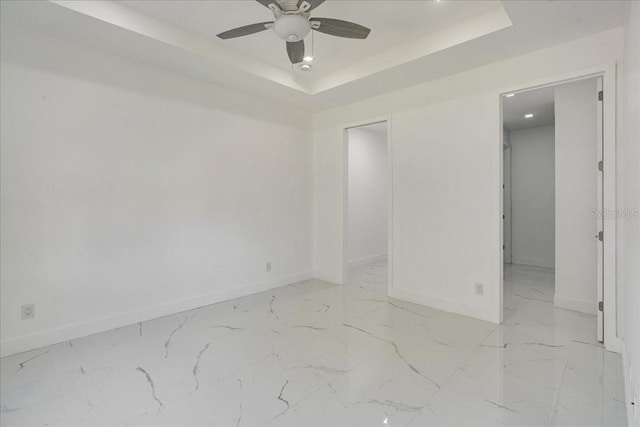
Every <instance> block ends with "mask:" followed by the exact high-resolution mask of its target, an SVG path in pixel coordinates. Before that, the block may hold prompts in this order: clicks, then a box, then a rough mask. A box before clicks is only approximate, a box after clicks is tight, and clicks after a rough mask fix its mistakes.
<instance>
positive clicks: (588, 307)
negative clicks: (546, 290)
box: [553, 295, 598, 314]
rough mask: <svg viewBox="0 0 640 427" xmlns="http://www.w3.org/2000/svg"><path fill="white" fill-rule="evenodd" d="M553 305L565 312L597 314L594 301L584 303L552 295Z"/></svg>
mask: <svg viewBox="0 0 640 427" xmlns="http://www.w3.org/2000/svg"><path fill="white" fill-rule="evenodd" d="M553 305H554V306H556V307H558V308H563V309H565V310H572V311H579V312H580V313H585V314H598V311H597V309H596V305H597V303H596V302H595V301H584V300H580V299H572V298H565V297H561V296H558V295H554V296H553Z"/></svg>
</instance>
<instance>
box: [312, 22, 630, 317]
mask: <svg viewBox="0 0 640 427" xmlns="http://www.w3.org/2000/svg"><path fill="white" fill-rule="evenodd" d="M621 57H622V31H621V30H620V29H616V30H611V31H607V32H604V33H601V34H598V35H594V36H592V37H588V38H584V39H580V40H576V41H573V42H571V43H567V44H563V45H559V46H556V47H553V48H549V49H544V50H541V51H537V52H533V53H530V54H527V55H523V56H520V57H516V58H512V59H509V60H506V61H501V62H497V63H493V64H490V65H487V66H484V67H480V68H476V69H473V70H470V71H467V72H463V73H460V74H456V75H453V76H449V77H446V78H442V79H439V80H436V81H432V82H428V83H424V84H421V85H418V86H415V87H412V88H409V89H406V90H400V91H396V92H392V93H389V94H386V95H383V96H379V97H375V98H371V99H368V100H366V101H364V102H358V103H354V104H351V105H348V106H344V107H341V108H337V109H333V110H329V111H326V112H323V113H320V114H316V115H314V158H315V163H314V183H315V184H314V185H315V204H314V206H315V208H314V209H315V210H314V213H315V216H314V236H315V239H314V270H315V271H316V272H317V274H318V275H319V276H320V277H323V278H327V279H330V280H333V281H336V282H340V281H342V280H343V265H342V259H343V249H342V241H343V232H344V228H343V218H342V212H343V206H342V203H343V195H342V188H344V185H343V182H344V179H346V178H345V176H344V171H343V169H342V165H343V164H344V159H343V156H344V152H343V150H342V135H343V128H344V126H346V125H347V124H349V123H353V122H358V121H363V120H369V119H375V118H381V117H391V129H392V131H391V135H390V141H391V146H392V153H391V156H392V165H393V174H392V175H393V176H392V188H393V193H392V195H391V197H392V200H393V206H392V208H393V228H392V233H393V234H392V236H391V237H392V239H393V254H390V256H392V259H393V274H392V278H391V280H392V294H393V295H394V296H395V297H398V298H402V299H407V300H411V301H414V302H418V303H422V304H427V305H430V306H434V307H436V308H441V309H445V310H449V311H453V312H457V313H461V314H465V315H470V316H474V317H477V318H480V319H485V320H489V321H492V322H498V321H499V320H500V316H501V312H502V307H501V301H500V290H501V286H502V278H501V271H502V270H501V266H502V261H503V259H502V254H501V253H500V251H499V250H496V248H500V247H501V246H502V200H501V199H502V195H501V191H500V177H501V173H502V172H501V171H502V160H501V158H502V147H501V146H500V142H499V141H500V103H499V99H500V94H501V93H503V92H507V91H510V90H514V89H518V88H521V87H523V86H522V85H530V84H531V83H532V82H534V81H536V80H541V79H545V78H547V79H548V78H550V77H557V76H559V75H561V74H563V73H569V72H574V71H575V70H580V69H582V68H585V67H591V66H596V65H599V64H602V63H606V62H611V61H615V60H618V59H620V58H621ZM461 123H464V125H461ZM476 283H482V284H484V285H485V292H484V296H477V295H475V294H474V285H475V284H476Z"/></svg>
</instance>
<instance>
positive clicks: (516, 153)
mask: <svg viewBox="0 0 640 427" xmlns="http://www.w3.org/2000/svg"><path fill="white" fill-rule="evenodd" d="M601 90H602V77H591V78H585V79H580V80H577V81H572V82H567V83H561V84H556V85H550V86H546V87H542V88H537V89H534V90H528V91H522V92H519V93H507V94H505V95H504V96H503V100H502V102H503V106H502V107H503V156H504V159H503V167H504V170H503V180H504V187H503V210H504V212H503V213H504V215H503V226H504V231H503V248H504V263H505V264H504V270H503V272H504V282H503V283H504V284H503V286H504V288H503V296H504V300H503V305H504V310H505V312H504V316H505V317H507V316H509V314H508V313H509V312H511V311H513V310H515V308H516V306H517V305H518V303H519V301H521V300H522V299H523V298H526V299H530V300H536V299H538V300H539V301H545V302H552V303H553V306H555V307H556V308H562V309H568V310H573V311H578V312H582V313H585V314H588V315H594V316H595V319H594V320H595V323H596V326H595V328H594V335H595V336H596V337H597V340H598V341H604V317H603V312H602V310H601V308H602V306H603V304H604V289H603V283H604V282H603V279H604V276H603V271H604V246H603V241H602V239H601V238H602V233H600V231H602V230H603V222H602V215H598V214H597V213H598V212H602V209H603V174H602V169H601V167H600V166H601V163H600V162H601V161H602V155H603V108H602V98H601V97H600V98H599V95H598V94H599V93H600V91H601Z"/></svg>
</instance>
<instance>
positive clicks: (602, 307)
mask: <svg viewBox="0 0 640 427" xmlns="http://www.w3.org/2000/svg"><path fill="white" fill-rule="evenodd" d="M598 311H602V312H604V303H603V302H602V301H600V302H598Z"/></svg>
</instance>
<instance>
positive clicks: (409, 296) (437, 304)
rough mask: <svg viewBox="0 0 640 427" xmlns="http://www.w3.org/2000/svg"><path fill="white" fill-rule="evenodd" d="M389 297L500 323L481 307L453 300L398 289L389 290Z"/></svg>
mask: <svg viewBox="0 0 640 427" xmlns="http://www.w3.org/2000/svg"><path fill="white" fill-rule="evenodd" d="M389 296H390V297H391V298H395V299H399V300H402V301H407V302H412V303H414V304H420V305H425V306H427V307H431V308H435V309H437V310H442V311H447V312H450V313H455V314H460V315H462V316H468V317H473V318H474V319H480V320H484V321H487V322H491V323H496V324H497V323H500V319H495V318H494V316H492V315H491V314H490V313H489V310H487V309H486V308H483V307H476V306H471V305H468V304H460V303H459V302H456V301H453V300H446V299H442V298H435V297H430V296H427V295H419V294H415V293H413V292H408V291H405V290H402V289H398V288H391V289H390V290H389Z"/></svg>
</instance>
